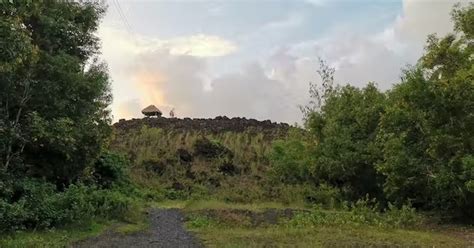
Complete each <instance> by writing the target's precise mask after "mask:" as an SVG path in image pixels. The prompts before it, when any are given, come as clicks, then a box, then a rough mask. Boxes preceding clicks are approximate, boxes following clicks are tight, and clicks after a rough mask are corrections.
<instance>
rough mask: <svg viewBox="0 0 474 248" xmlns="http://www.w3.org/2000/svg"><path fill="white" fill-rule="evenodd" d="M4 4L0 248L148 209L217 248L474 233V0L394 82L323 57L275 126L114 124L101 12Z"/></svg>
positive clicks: (102, 225) (400, 240)
mask: <svg viewBox="0 0 474 248" xmlns="http://www.w3.org/2000/svg"><path fill="white" fill-rule="evenodd" d="M0 6H1V9H0V14H1V18H0V37H2V38H0V39H1V41H2V42H0V82H1V84H0V162H1V163H0V166H1V167H0V247H34V246H40V247H41V246H44V247H64V246H66V245H69V244H71V243H73V242H75V241H77V240H80V239H83V238H86V237H89V236H94V235H100V233H101V232H102V231H104V230H115V231H116V232H120V233H124V234H127V233H131V232H136V231H140V230H143V229H146V228H147V220H146V210H147V209H148V208H152V207H155V208H156V207H174V208H181V209H182V210H183V211H185V212H186V214H187V218H188V219H187V222H186V223H187V226H188V228H189V229H190V230H192V231H194V232H195V233H196V234H197V235H199V237H200V238H201V239H202V240H203V242H204V244H206V245H208V246H210V247H262V246H297V247H315V246H316V247H318V246H319V247H327V246H337V247H340V246H360V247H366V246H377V247H378V246H389V247H391V246H396V247H406V246H410V247H411V246H416V247H420V246H421V247H425V246H426V247H428V246H429V247H465V246H469V245H472V242H474V241H473V238H472V237H473V236H474V231H473V228H472V224H473V218H474V211H473V209H474V140H473V137H474V115H473V113H474V66H473V65H474V63H473V52H474V47H473V44H474V43H473V37H474V30H473V27H474V4H472V3H471V4H469V5H466V6H455V7H454V9H453V11H452V16H453V22H454V27H455V29H454V30H453V33H452V34H449V35H447V36H445V37H437V36H435V35H431V36H429V37H428V41H427V45H426V51H425V54H424V55H423V56H422V57H421V58H420V60H419V62H418V63H417V64H416V65H414V66H412V67H408V68H405V69H404V70H403V77H402V80H401V82H400V83H399V84H397V85H395V86H394V87H393V88H392V89H390V90H389V91H387V92H382V91H380V90H379V89H378V88H377V86H376V84H374V83H369V84H368V85H367V86H365V87H364V88H357V87H354V86H350V85H338V84H337V83H336V82H334V73H335V71H334V70H333V69H332V68H330V67H328V66H327V65H326V64H325V63H324V61H321V66H320V69H319V71H318V72H319V75H320V76H321V79H322V80H321V81H322V83H321V84H316V83H311V84H310V92H309V93H310V96H311V99H312V101H311V102H310V103H308V105H307V106H302V108H301V109H302V111H303V113H304V126H303V127H291V128H287V129H285V131H284V132H282V130H279V129H278V130H277V129H275V132H265V133H263V132H259V131H258V129H249V130H245V131H226V132H220V133H215V132H206V130H186V131H183V130H173V129H161V128H156V127H149V126H147V125H143V126H140V127H139V128H134V129H127V130H121V129H118V128H114V127H113V126H111V117H110V111H109V109H108V106H109V104H110V102H111V97H112V96H111V94H110V80H109V78H108V73H107V67H106V65H105V64H104V63H102V62H100V61H99V60H98V57H97V56H98V54H99V40H98V39H97V37H96V36H95V35H94V32H95V31H96V30H97V27H98V24H99V20H100V17H101V16H102V15H103V13H104V11H105V7H104V6H103V5H101V4H100V3H99V2H57V1H53V2H31V1H28V2H21V1H13V2H11V1H3V2H0ZM58 30H62V31H61V32H59V31H58ZM448 226H449V227H450V229H449V231H448V230H447V229H446V228H447V227H448ZM465 234H466V235H465ZM469 237H470V238H469ZM469 242H471V243H469Z"/></svg>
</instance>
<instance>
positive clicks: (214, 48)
mask: <svg viewBox="0 0 474 248" xmlns="http://www.w3.org/2000/svg"><path fill="white" fill-rule="evenodd" d="M99 36H100V37H101V39H102V42H103V43H104V44H107V46H109V44H112V46H113V47H120V48H121V49H123V50H124V51H123V52H125V53H131V54H134V55H136V54H141V53H146V52H150V51H156V50H168V51H170V53H171V54H176V55H183V54H186V55H191V56H195V57H220V56H225V55H229V54H232V53H234V52H235V51H236V50H237V46H236V45H235V44H234V43H233V42H232V41H229V40H226V39H223V38H221V37H219V36H215V35H206V34H195V35H191V36H183V37H175V38H170V39H159V38H156V37H150V36H144V35H138V34H130V33H128V32H126V31H125V30H122V29H117V28H113V27H110V26H102V27H101V28H100V30H99ZM117 38H120V39H118V40H117ZM115 51H116V50H115Z"/></svg>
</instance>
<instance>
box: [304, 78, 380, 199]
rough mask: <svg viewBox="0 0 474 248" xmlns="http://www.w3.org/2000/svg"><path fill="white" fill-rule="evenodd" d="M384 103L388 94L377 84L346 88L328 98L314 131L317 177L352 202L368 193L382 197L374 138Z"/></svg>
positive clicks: (315, 173) (377, 153)
mask: <svg viewBox="0 0 474 248" xmlns="http://www.w3.org/2000/svg"><path fill="white" fill-rule="evenodd" d="M384 104H385V95H384V94H383V93H381V92H379V90H378V89H377V87H376V86H375V85H374V84H369V85H367V86H366V87H365V88H363V89H358V88H355V87H353V86H344V87H341V88H339V89H338V90H336V91H333V92H332V93H331V94H330V95H329V96H328V97H327V99H326V102H325V105H324V106H323V107H322V109H321V113H320V116H321V118H320V119H319V120H322V122H321V123H320V124H319V125H320V128H319V129H314V132H316V137H319V142H318V145H317V148H316V163H315V167H314V168H313V174H314V177H315V178H318V179H319V180H320V181H324V182H327V183H329V184H331V185H333V186H336V187H340V188H344V189H345V191H346V192H347V193H348V195H347V196H348V197H349V198H351V199H358V198H361V197H364V196H365V195H366V194H369V195H370V196H372V197H378V198H382V192H381V187H380V184H381V183H380V179H381V178H380V177H379V175H378V174H377V172H376V170H375V164H376V162H377V161H378V159H379V152H378V150H377V147H376V144H375V138H376V134H377V129H378V123H379V119H380V116H381V115H382V113H383V108H384ZM313 121H317V120H316V119H313ZM310 125H311V126H316V125H318V124H316V123H315V124H310Z"/></svg>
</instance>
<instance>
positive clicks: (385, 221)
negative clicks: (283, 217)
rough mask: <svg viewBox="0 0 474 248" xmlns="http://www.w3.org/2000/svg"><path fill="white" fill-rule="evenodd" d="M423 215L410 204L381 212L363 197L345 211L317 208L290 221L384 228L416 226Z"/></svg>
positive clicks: (307, 223) (373, 202) (371, 201)
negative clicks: (417, 212)
mask: <svg viewBox="0 0 474 248" xmlns="http://www.w3.org/2000/svg"><path fill="white" fill-rule="evenodd" d="M422 221H423V218H422V216H420V215H418V214H416V212H415V209H414V208H412V207H410V206H406V205H405V206H403V207H401V208H396V207H395V206H394V205H391V204H390V205H389V208H388V209H387V210H386V211H384V212H381V211H379V210H378V206H377V204H376V203H375V201H373V200H368V199H367V198H366V199H362V200H359V201H357V202H356V203H354V204H352V205H351V206H350V207H349V208H348V209H347V210H345V211H325V210H322V209H321V208H315V209H314V210H313V211H311V212H303V213H299V214H297V215H295V217H294V218H292V219H291V220H289V221H288V224H289V225H290V226H296V227H307V226H318V225H352V226H360V225H368V226H377V227H384V228H400V227H404V228H410V227H411V228H415V227H416V226H417V225H419V224H420V223H422Z"/></svg>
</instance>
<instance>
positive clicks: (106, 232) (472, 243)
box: [0, 200, 474, 248]
mask: <svg viewBox="0 0 474 248" xmlns="http://www.w3.org/2000/svg"><path fill="white" fill-rule="evenodd" d="M313 211H314V210H312V209H309V208H305V207H304V206H298V205H283V204H281V203H254V204H235V203H226V202H221V201H212V200H206V201H165V202H158V203H153V204H150V208H149V209H148V210H147V211H146V215H144V216H146V218H143V220H141V221H139V222H137V223H128V224H123V223H113V224H110V223H109V224H107V225H105V224H104V225H95V226H94V227H93V228H92V229H91V230H89V233H87V231H81V230H80V229H77V230H76V231H75V232H70V233H61V232H59V230H55V231H54V230H53V231H51V233H49V234H47V235H41V233H23V234H19V235H17V236H16V237H10V238H9V239H8V240H7V239H5V238H4V239H1V238H0V247H65V246H66V247H74V248H82V247H474V229H473V228H472V227H466V226H463V227H458V226H453V225H451V226H424V227H417V228H391V227H382V226H372V225H365V224H361V225H354V224H347V225H341V224H336V223H326V224H323V225H321V224H316V225H303V226H298V225H294V224H293V222H292V221H291V220H294V219H295V218H296V217H297V216H298V214H301V213H312V212H313ZM328 214H335V212H334V211H328ZM87 236H92V237H89V238H87Z"/></svg>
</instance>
